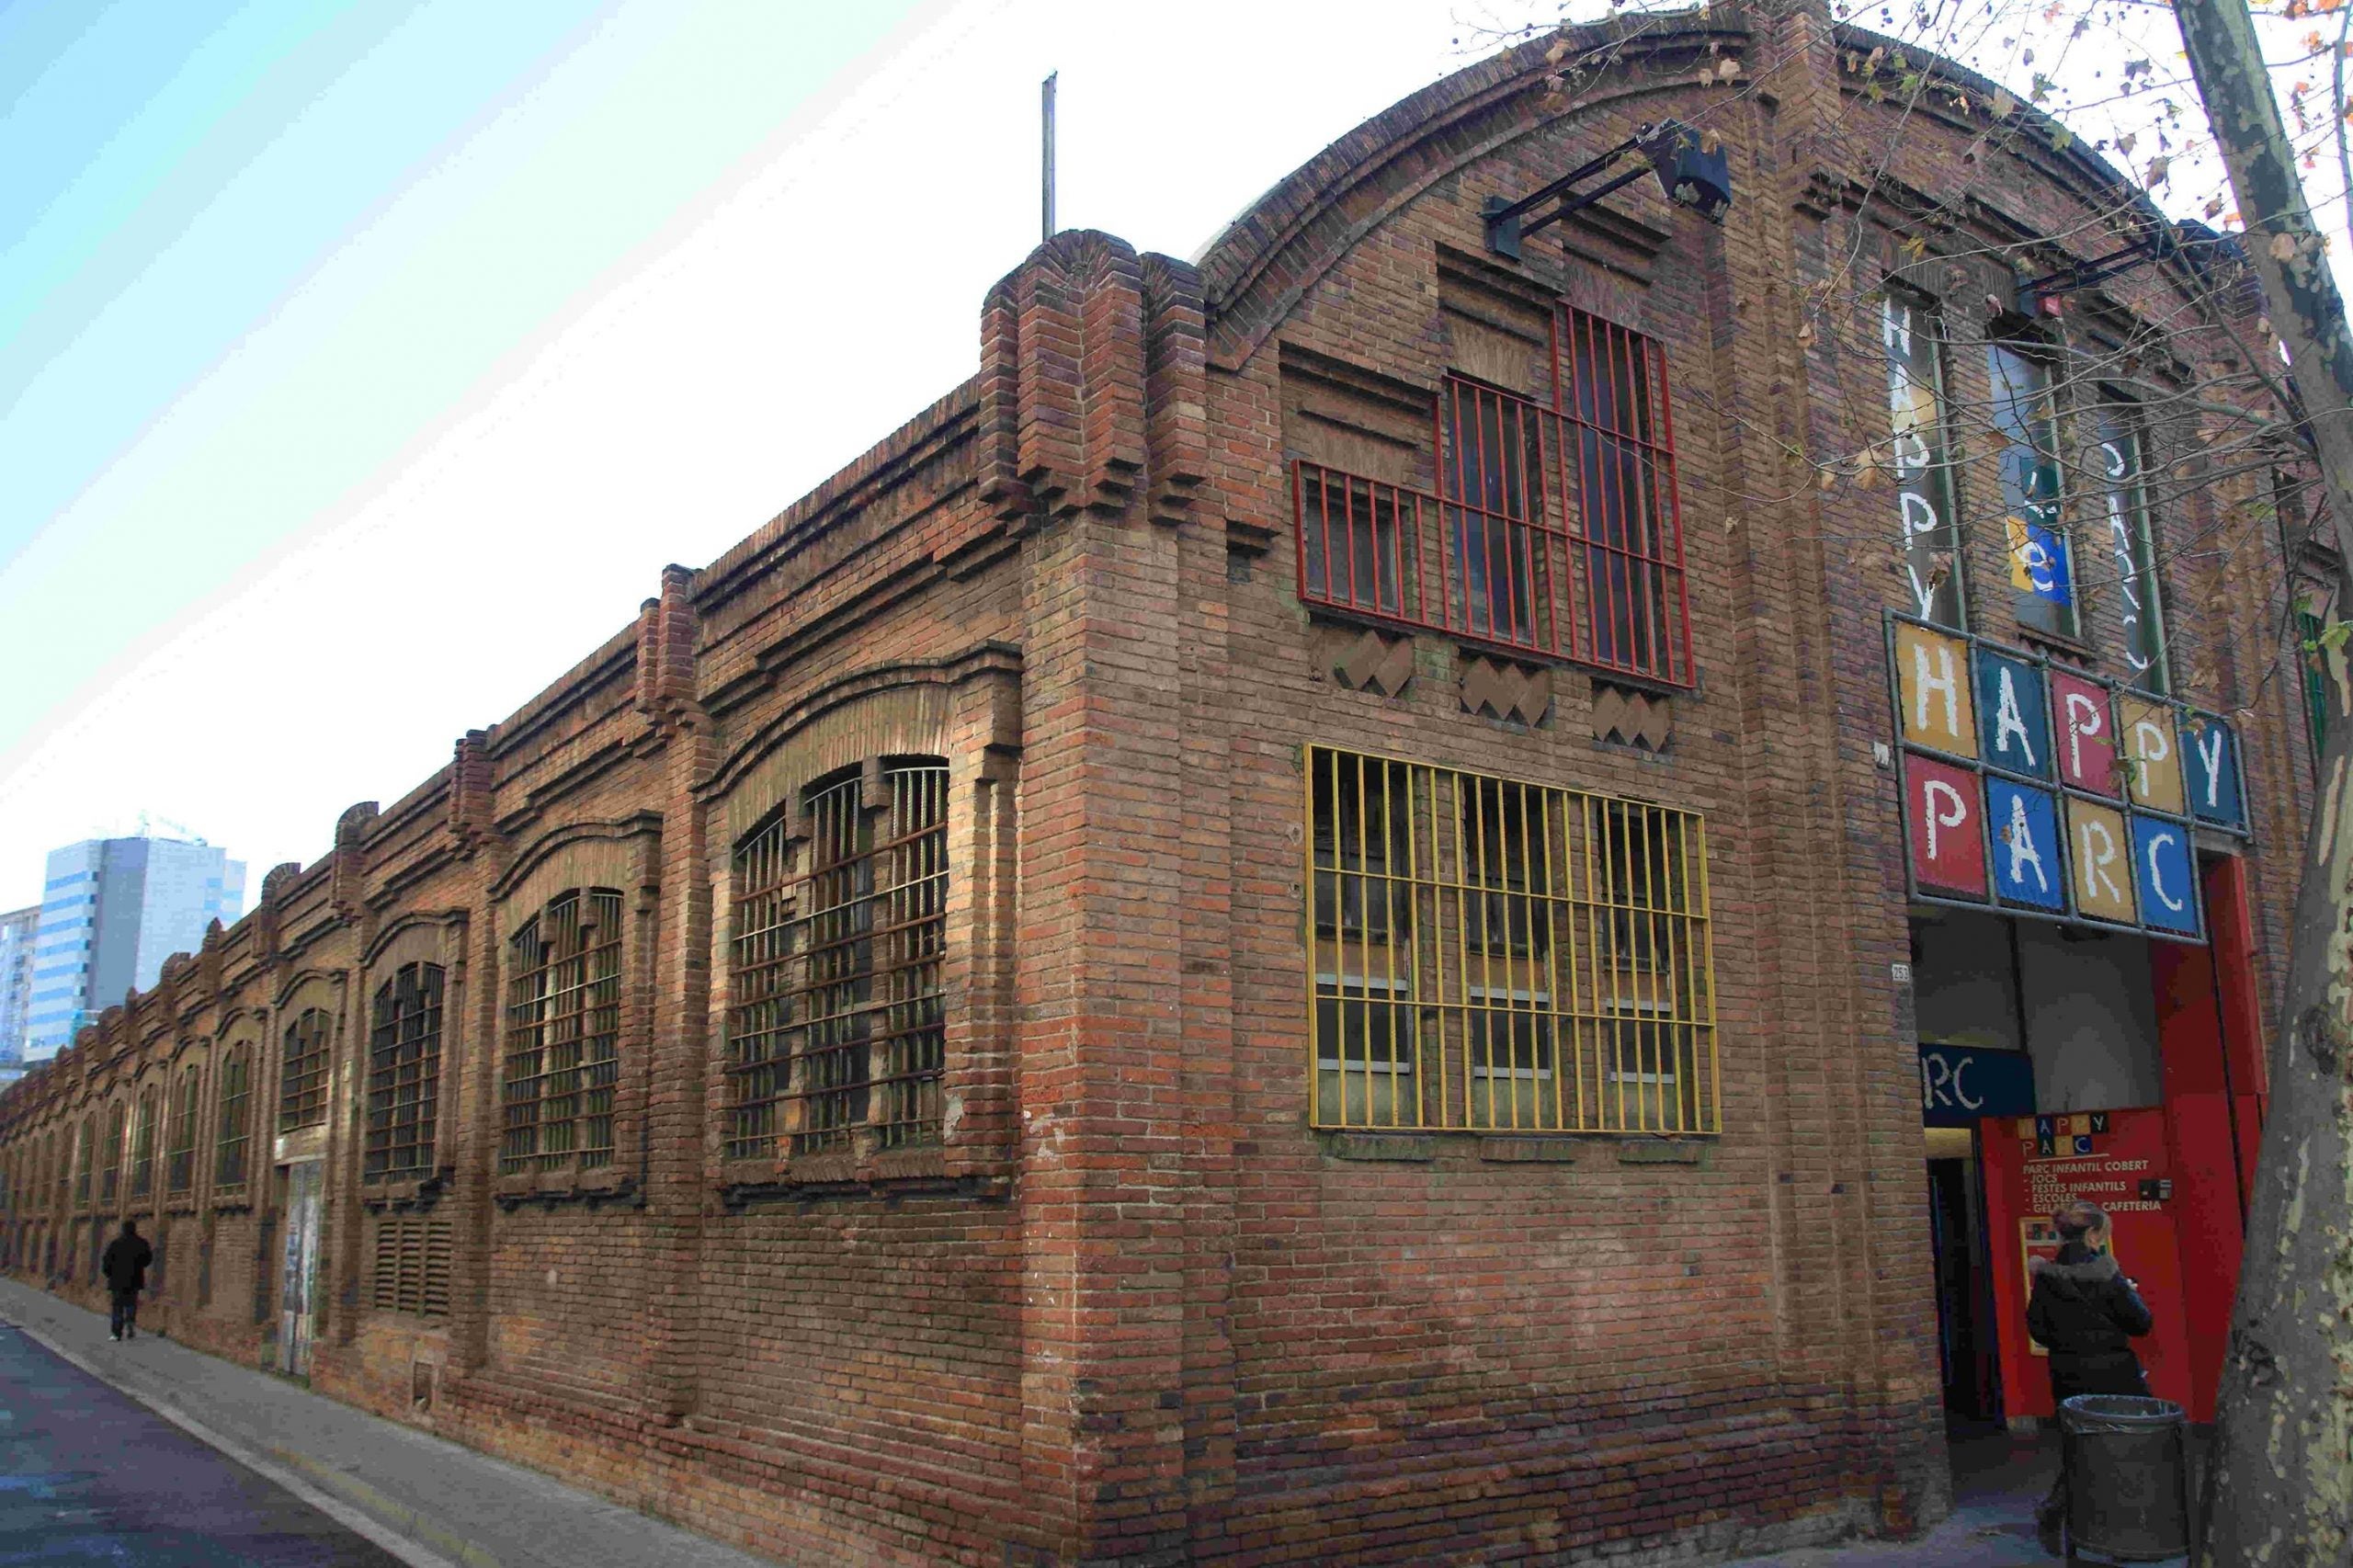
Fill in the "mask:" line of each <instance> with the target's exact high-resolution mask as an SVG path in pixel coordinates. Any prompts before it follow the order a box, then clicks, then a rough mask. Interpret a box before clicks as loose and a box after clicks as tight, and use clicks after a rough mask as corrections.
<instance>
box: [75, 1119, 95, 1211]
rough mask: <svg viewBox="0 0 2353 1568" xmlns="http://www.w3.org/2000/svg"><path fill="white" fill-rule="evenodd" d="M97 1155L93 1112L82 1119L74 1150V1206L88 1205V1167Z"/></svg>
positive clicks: (79, 1207) (83, 1206)
mask: <svg viewBox="0 0 2353 1568" xmlns="http://www.w3.org/2000/svg"><path fill="white" fill-rule="evenodd" d="M97 1156H98V1119H97V1114H96V1113H95V1112H94V1113H92V1114H91V1115H89V1116H86V1117H84V1118H83V1119H82V1130H81V1132H80V1134H79V1135H78V1137H77V1139H76V1141H75V1146H74V1208H76V1209H87V1208H88V1207H89V1206H90V1167H91V1165H92V1163H93V1162H95V1161H96V1160H97Z"/></svg>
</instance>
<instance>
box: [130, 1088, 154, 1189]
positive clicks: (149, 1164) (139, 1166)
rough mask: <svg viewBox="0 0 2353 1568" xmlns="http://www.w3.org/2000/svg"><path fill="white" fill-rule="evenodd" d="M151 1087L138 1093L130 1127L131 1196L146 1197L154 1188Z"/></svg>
mask: <svg viewBox="0 0 2353 1568" xmlns="http://www.w3.org/2000/svg"><path fill="white" fill-rule="evenodd" d="M156 1102H157V1096H156V1094H155V1091H154V1090H153V1088H147V1089H142V1090H141V1091H140V1095H139V1116H138V1119H137V1120H135V1121H133V1122H132V1123H131V1197H132V1198H134V1199H137V1198H146V1197H150V1196H152V1195H153V1192H154V1190H155V1111H156Z"/></svg>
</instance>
